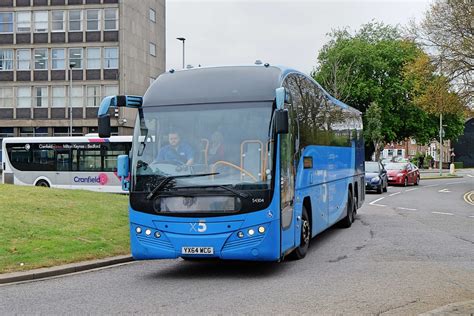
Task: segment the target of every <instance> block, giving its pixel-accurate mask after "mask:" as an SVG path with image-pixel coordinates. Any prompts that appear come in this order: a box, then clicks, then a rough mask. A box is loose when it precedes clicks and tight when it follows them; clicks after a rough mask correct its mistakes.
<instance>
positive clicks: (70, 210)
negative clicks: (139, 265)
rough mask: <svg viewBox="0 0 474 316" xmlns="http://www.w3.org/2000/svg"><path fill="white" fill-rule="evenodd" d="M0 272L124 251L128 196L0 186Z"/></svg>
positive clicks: (53, 264)
mask: <svg viewBox="0 0 474 316" xmlns="http://www.w3.org/2000/svg"><path fill="white" fill-rule="evenodd" d="M0 196H1V199H0V273H7V272H14V271H23V270H30V269H35V268H42V267H51V266H55V265H59V264H65V263H71V262H78V261H83V260H91V259H100V258H105V257H109V256H115V255H123V254H128V253H129V233H128V212H127V205H128V196H125V195H118V194H108V193H98V192H89V191H83V190H59V189H49V188H40V187H27V186H14V185H0Z"/></svg>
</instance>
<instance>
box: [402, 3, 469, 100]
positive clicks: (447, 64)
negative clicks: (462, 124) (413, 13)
mask: <svg viewBox="0 0 474 316" xmlns="http://www.w3.org/2000/svg"><path fill="white" fill-rule="evenodd" d="M473 17H474V6H473V5H472V1H466V0H435V1H434V2H433V3H432V4H431V6H430V9H429V10H428V11H427V12H426V13H425V16H424V18H423V20H422V21H421V22H420V23H419V24H416V23H415V22H414V21H413V22H411V25H410V27H409V28H408V32H407V33H408V36H409V37H411V38H412V39H413V40H415V41H416V42H417V43H418V44H419V45H420V46H421V47H423V48H426V51H427V52H428V53H429V54H430V56H431V58H432V60H433V62H434V66H435V68H436V70H437V71H438V72H440V73H442V74H443V75H444V76H446V78H447V80H448V81H449V82H450V83H451V86H452V88H453V89H454V90H455V91H456V92H457V93H458V95H459V96H460V97H461V98H462V99H463V102H464V103H465V104H470V105H471V106H474V104H473V102H474V76H473V72H474V22H473V21H474V18H473Z"/></svg>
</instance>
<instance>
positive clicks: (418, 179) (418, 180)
mask: <svg viewBox="0 0 474 316" xmlns="http://www.w3.org/2000/svg"><path fill="white" fill-rule="evenodd" d="M418 184H420V177H416V180H415V185H418Z"/></svg>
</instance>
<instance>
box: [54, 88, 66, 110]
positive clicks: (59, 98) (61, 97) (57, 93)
mask: <svg viewBox="0 0 474 316" xmlns="http://www.w3.org/2000/svg"><path fill="white" fill-rule="evenodd" d="M51 94H52V97H53V98H52V101H53V102H52V104H51V105H52V106H53V107H65V106H66V102H65V100H66V89H65V88H64V87H52V88H51Z"/></svg>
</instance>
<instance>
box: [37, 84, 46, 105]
mask: <svg viewBox="0 0 474 316" xmlns="http://www.w3.org/2000/svg"><path fill="white" fill-rule="evenodd" d="M34 89H35V106H36V107H39V108H40V107H48V87H35V88H34Z"/></svg>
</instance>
